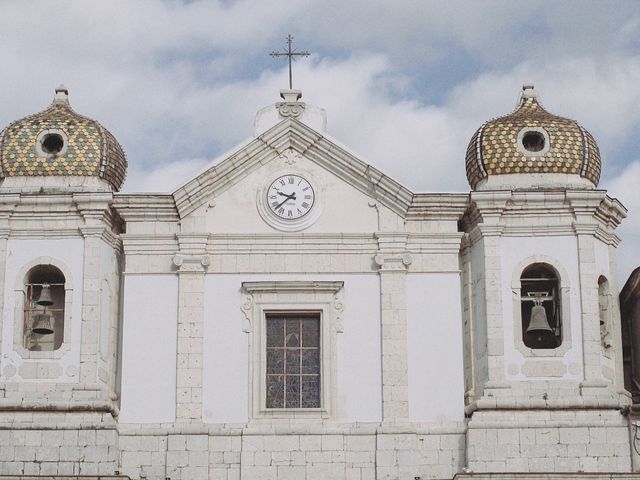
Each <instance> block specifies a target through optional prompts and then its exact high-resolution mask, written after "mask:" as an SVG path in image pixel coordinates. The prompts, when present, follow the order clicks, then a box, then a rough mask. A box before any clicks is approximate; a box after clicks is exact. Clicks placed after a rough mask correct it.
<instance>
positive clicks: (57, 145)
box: [41, 133, 64, 155]
mask: <svg viewBox="0 0 640 480" xmlns="http://www.w3.org/2000/svg"><path fill="white" fill-rule="evenodd" d="M41 145H42V151H43V152H45V153H49V154H51V155H55V154H57V153H60V152H61V151H62V148H63V147H64V139H63V138H62V135H60V134H57V133H48V134H47V135H45V136H44V138H43V139H42V143H41Z"/></svg>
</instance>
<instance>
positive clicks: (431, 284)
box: [406, 273, 464, 423]
mask: <svg viewBox="0 0 640 480" xmlns="http://www.w3.org/2000/svg"><path fill="white" fill-rule="evenodd" d="M406 285H407V344H408V345H407V348H408V365H409V419H410V420H411V421H414V422H439V423H440V422H452V421H456V422H458V421H464V378H463V375H464V368H463V363H462V362H463V352H462V320H461V318H462V312H461V299H460V275H459V274H458V273H421V274H418V273H413V274H408V275H407V277H406Z"/></svg>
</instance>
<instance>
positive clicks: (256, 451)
mask: <svg viewBox="0 0 640 480" xmlns="http://www.w3.org/2000/svg"><path fill="white" fill-rule="evenodd" d="M131 433H132V434H131V435H129V434H126V435H122V436H121V437H120V449H121V453H120V463H121V470H122V472H123V473H124V474H126V475H129V476H130V477H131V478H132V479H143V478H145V479H147V480H151V479H154V480H164V479H165V478H171V480H199V479H202V480H205V479H208V480H241V479H242V480H247V479H252V480H255V479H283V480H288V479H291V480H294V479H295V480H298V479H308V480H314V479H318V480H320V479H322V480H326V479H341V480H377V479H389V480H391V479H410V480H414V479H415V478H416V477H418V478H420V479H425V480H426V479H440V478H453V476H454V474H455V473H456V472H458V471H461V469H462V468H463V467H464V458H465V452H464V435H463V434H437V435H418V434H392V433H390V434H387V433H378V434H376V433H371V434H370V433H364V434H322V435H321V434H280V435H265V434H252V433H246V432H240V431H238V432H235V431H232V432H226V433H225V434H220V433H210V434H202V433H194V434H162V433H161V432H160V431H159V432H158V434H154V435H135V434H133V432H131Z"/></svg>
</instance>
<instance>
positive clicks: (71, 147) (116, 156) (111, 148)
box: [0, 86, 127, 191]
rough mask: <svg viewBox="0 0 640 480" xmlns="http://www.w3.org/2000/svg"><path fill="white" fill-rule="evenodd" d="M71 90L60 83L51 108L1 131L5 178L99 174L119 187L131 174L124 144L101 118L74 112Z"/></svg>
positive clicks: (0, 164) (0, 156)
mask: <svg viewBox="0 0 640 480" xmlns="http://www.w3.org/2000/svg"><path fill="white" fill-rule="evenodd" d="M68 95H69V94H68V91H67V89H66V88H64V87H63V86H60V87H58V88H57V89H56V95H55V98H54V100H53V103H52V104H51V106H49V108H47V109H46V110H44V111H42V112H40V113H36V114H34V115H30V116H28V117H25V118H22V119H20V120H17V121H15V122H13V123H11V124H10V125H9V126H8V127H7V128H5V129H4V130H3V131H2V132H0V178H2V179H4V178H6V177H20V176H24V177H37V176H67V177H90V176H95V177H99V178H102V179H103V180H105V181H106V182H108V184H109V185H110V187H111V188H112V189H113V190H115V191H117V190H119V189H120V187H121V186H122V183H123V182H124V179H125V176H126V173H127V158H126V156H125V153H124V151H123V149H122V147H121V146H120V144H119V143H118V141H117V140H116V139H115V137H114V136H113V135H112V134H111V133H110V132H109V131H108V130H107V129H106V128H104V127H103V126H102V125H100V124H99V123H98V122H97V121H95V120H92V119H90V118H87V117H83V116H82V115H79V114H77V113H76V112H74V111H73V109H72V108H71V106H70V105H69V100H68Z"/></svg>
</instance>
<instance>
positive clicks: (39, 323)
mask: <svg viewBox="0 0 640 480" xmlns="http://www.w3.org/2000/svg"><path fill="white" fill-rule="evenodd" d="M31 331H32V332H33V333H38V334H40V335H51V334H52V333H53V325H52V317H51V315H50V314H49V313H39V314H37V315H36V316H35V318H34V320H33V327H31Z"/></svg>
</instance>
